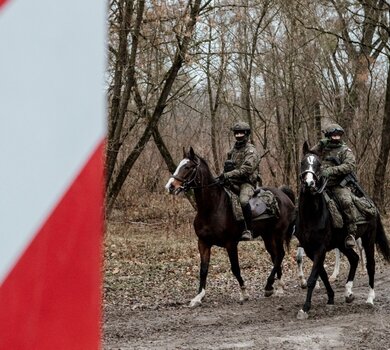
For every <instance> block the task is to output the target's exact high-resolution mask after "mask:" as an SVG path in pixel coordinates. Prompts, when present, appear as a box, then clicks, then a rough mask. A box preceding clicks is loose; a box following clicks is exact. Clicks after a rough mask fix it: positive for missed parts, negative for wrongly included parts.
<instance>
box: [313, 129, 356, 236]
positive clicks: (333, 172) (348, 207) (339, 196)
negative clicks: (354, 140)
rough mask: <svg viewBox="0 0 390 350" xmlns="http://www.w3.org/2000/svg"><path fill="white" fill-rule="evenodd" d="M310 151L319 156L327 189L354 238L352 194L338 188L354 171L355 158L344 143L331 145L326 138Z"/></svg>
mask: <svg viewBox="0 0 390 350" xmlns="http://www.w3.org/2000/svg"><path fill="white" fill-rule="evenodd" d="M341 130H342V129H341ZM311 150H312V151H314V152H316V153H318V154H319V155H320V157H321V159H322V168H323V171H326V172H327V173H328V183H327V189H328V190H329V191H330V192H331V193H332V194H333V195H334V197H335V199H336V200H337V202H338V203H339V205H340V207H341V210H342V212H343V214H344V216H345V219H346V224H347V229H348V234H350V235H352V236H353V237H355V235H356V229H357V228H356V222H357V218H358V213H357V210H356V208H355V205H354V203H353V199H352V192H351V190H350V189H349V187H347V186H345V187H342V186H340V182H341V181H342V180H343V178H344V177H345V175H347V174H349V173H352V172H354V171H355V169H356V160H355V156H354V155H353V153H352V151H351V149H350V148H349V147H348V146H347V145H346V144H345V142H343V141H341V142H340V143H332V142H331V141H330V140H329V139H328V138H326V139H323V140H321V141H320V142H319V143H318V144H317V145H316V146H314V147H313V148H312V149H311ZM331 158H336V159H338V160H339V163H340V164H339V165H336V164H335V162H334V161H332V160H331ZM325 169H327V170H325Z"/></svg>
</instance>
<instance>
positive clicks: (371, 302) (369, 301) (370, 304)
mask: <svg viewBox="0 0 390 350" xmlns="http://www.w3.org/2000/svg"><path fill="white" fill-rule="evenodd" d="M366 304H367V305H369V306H374V300H372V299H370V298H368V299H367V300H366Z"/></svg>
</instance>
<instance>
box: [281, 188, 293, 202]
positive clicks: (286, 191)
mask: <svg viewBox="0 0 390 350" xmlns="http://www.w3.org/2000/svg"><path fill="white" fill-rule="evenodd" d="M279 189H280V190H281V191H282V192H284V193H285V194H286V195H287V197H288V198H290V200H291V202H293V204H294V205H295V193H294V191H293V190H292V189H291V188H290V187H288V186H287V185H282V186H280V187H279Z"/></svg>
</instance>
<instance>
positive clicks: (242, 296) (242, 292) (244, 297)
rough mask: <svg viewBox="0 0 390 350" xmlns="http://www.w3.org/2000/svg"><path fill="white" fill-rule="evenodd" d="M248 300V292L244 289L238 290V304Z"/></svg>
mask: <svg viewBox="0 0 390 350" xmlns="http://www.w3.org/2000/svg"><path fill="white" fill-rule="evenodd" d="M248 299H249V294H248V291H247V290H246V287H241V290H240V303H242V302H244V301H246V300H248Z"/></svg>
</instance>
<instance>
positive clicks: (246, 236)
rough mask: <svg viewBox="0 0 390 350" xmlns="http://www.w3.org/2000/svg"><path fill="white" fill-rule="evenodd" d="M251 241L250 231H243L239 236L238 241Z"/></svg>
mask: <svg viewBox="0 0 390 350" xmlns="http://www.w3.org/2000/svg"><path fill="white" fill-rule="evenodd" d="M252 239H253V236H252V232H251V231H250V230H244V231H242V234H241V239H240V241H251V240H252Z"/></svg>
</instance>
